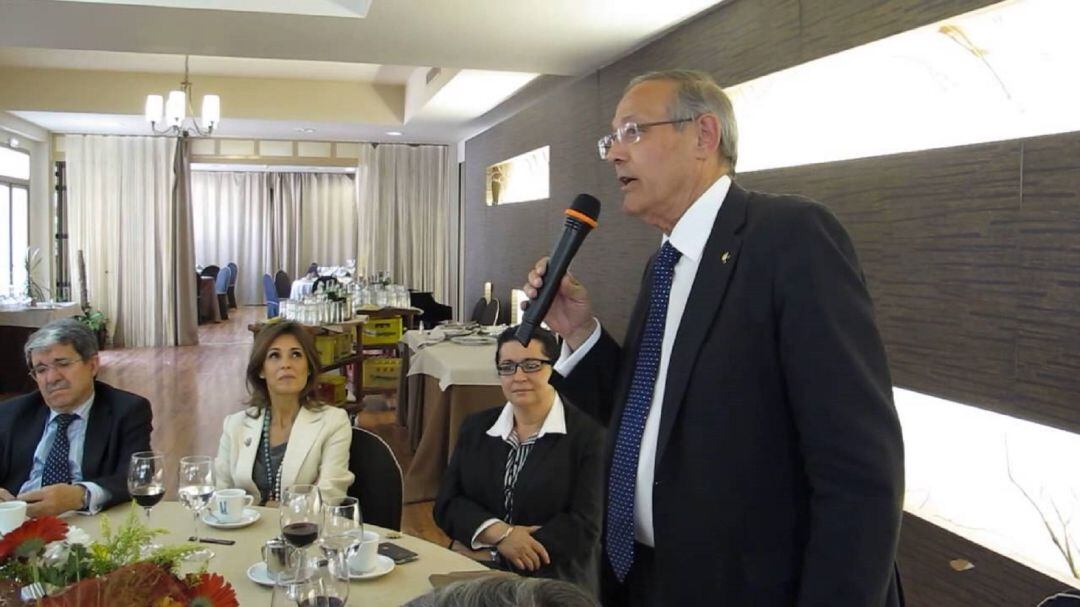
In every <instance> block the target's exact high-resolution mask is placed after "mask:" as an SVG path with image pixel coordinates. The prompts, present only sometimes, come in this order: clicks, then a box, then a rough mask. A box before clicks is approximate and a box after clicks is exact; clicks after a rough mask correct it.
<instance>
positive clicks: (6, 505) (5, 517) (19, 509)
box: [0, 500, 26, 533]
mask: <svg viewBox="0 0 1080 607" xmlns="http://www.w3.org/2000/svg"><path fill="white" fill-rule="evenodd" d="M25 520H26V502H24V501H21V500H11V501H7V502H0V533H10V532H11V531H14V530H15V529H17V528H18V527H19V525H21V524H23V521H25Z"/></svg>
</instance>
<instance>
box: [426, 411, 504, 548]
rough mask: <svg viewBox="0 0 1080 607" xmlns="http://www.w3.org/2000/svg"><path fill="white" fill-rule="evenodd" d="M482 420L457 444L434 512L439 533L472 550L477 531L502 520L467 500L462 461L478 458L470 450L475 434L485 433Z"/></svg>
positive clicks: (469, 423)
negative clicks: (485, 524) (495, 520)
mask: <svg viewBox="0 0 1080 607" xmlns="http://www.w3.org/2000/svg"><path fill="white" fill-rule="evenodd" d="M481 418H483V416H482V415H481V416H477V415H474V416H472V417H470V418H469V419H467V420H466V422H465V424H463V425H462V428H461V434H460V436H459V437H458V444H457V446H456V447H455V448H454V455H452V456H451V457H450V465H449V466H447V468H446V471H445V472H443V477H442V483H441V484H440V485H439V494H438V496H436V498H435V508H434V510H433V511H432V515H433V516H434V517H435V524H436V525H438V526H439V528H440V529H442V530H443V531H445V532H446V534H447V535H449V536H450V537H451V538H452V539H455V540H457V541H459V542H461V543H463V544H465V545H466V546H469V547H470V548H471V547H472V536H473V534H474V533H476V528H477V527H479V526H480V525H481V523H483V522H484V521H486V520H488V519H491V518H496V519H497V518H499V515H497V514H495V513H493V512H491V511H490V510H488V509H487V508H485V507H484V506H483V505H481V504H480V503H479V502H477V501H476V500H474V499H472V498H470V497H468V496H466V494H465V491H464V483H463V476H462V474H463V471H462V460H468V459H469V457H470V456H473V457H476V455H475V454H472V453H471V449H470V447H471V443H473V442H474V441H475V435H476V433H477V432H483V430H482V429H481V424H480V423H478V422H480V421H481Z"/></svg>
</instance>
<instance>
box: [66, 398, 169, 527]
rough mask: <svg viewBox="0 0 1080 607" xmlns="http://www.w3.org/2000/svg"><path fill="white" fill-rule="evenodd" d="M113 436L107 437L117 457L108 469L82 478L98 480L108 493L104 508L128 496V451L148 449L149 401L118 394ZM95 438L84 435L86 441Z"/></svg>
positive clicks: (124, 500) (135, 451)
mask: <svg viewBox="0 0 1080 607" xmlns="http://www.w3.org/2000/svg"><path fill="white" fill-rule="evenodd" d="M114 405H115V406H114V410H113V415H114V416H115V417H114V419H113V422H114V423H113V436H109V437H108V438H107V439H106V440H109V441H115V444H116V445H117V453H118V456H117V457H116V459H115V460H113V465H112V466H111V468H112V469H111V470H110V471H108V472H107V473H104V474H102V475H100V476H97V477H95V478H86V479H83V480H85V481H87V482H91V483H97V484H98V485H101V486H102V487H103V488H104V489H105V490H106V491H108V492H109V499H108V500H107V501H106V502H105V505H104V508H110V507H112V506H115V505H117V504H119V503H121V502H126V501H128V500H129V499H131V495H130V494H129V493H128V487H127V473H128V466H129V465H130V463H131V454H133V453H138V452H139V451H149V450H150V431H151V429H152V425H153V413H152V411H151V409H150V401H148V400H146V399H145V398H143V397H141V396H134V395H130V394H121V395H118V398H117V399H116V402H115V403H114ZM95 439H97V437H91V436H87V437H86V440H87V441H90V440H95Z"/></svg>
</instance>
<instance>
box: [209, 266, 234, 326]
mask: <svg viewBox="0 0 1080 607" xmlns="http://www.w3.org/2000/svg"><path fill="white" fill-rule="evenodd" d="M204 272H205V270H204ZM231 276H232V272H230V271H229V268H228V267H226V268H225V271H224V272H222V271H219V272H218V274H217V278H215V279H214V291H215V292H216V293H217V300H218V308H220V309H221V320H229V278H230V277H231Z"/></svg>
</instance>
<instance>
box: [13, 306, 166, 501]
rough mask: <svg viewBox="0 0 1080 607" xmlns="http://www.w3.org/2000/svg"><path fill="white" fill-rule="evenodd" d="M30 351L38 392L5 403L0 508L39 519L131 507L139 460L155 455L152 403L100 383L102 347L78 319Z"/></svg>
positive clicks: (53, 329) (52, 326)
mask: <svg viewBox="0 0 1080 607" xmlns="http://www.w3.org/2000/svg"><path fill="white" fill-rule="evenodd" d="M24 351H25V353H26V363H27V365H28V366H29V367H30V375H31V376H32V377H33V378H34V380H36V381H37V384H38V391H37V392H34V393H32V394H27V395H24V396H19V397H16V398H13V399H11V400H9V401H7V402H4V403H0V501H7V500H11V499H20V500H23V501H25V502H27V515H28V516H31V517H35V516H47V515H56V514H60V513H63V512H67V511H69V510H77V511H79V512H83V513H87V514H94V513H96V512H99V511H100V510H102V509H103V508H108V507H110V506H113V505H115V504H118V503H120V502H123V501H127V500H128V499H129V495H128V490H127V471H128V464H129V462H130V461H131V454H132V453H135V452H137V451H149V450H150V429H151V418H152V413H151V411H150V402H149V401H148V400H146V399H145V398H143V397H141V396H137V395H135V394H131V393H130V392H124V391H123V390H117V389H116V388H113V387H111V386H109V385H107V384H103V383H101V382H99V381H95V380H94V377H95V376H96V375H97V371H98V366H99V364H100V361H99V360H98V354H97V339H96V338H95V336H94V334H93V333H91V332H90V331H89V330H88V329H87V328H86V327H85V326H83V325H82V323H80V322H78V321H76V320H74V319H64V320H57V321H54V322H51V323H49V324H47V325H45V326H44V327H42V328H41V329H39V330H38V331H36V332H35V333H34V334H33V335H31V336H30V338H29V339H28V340H27V342H26V346H25V348H24ZM16 495H17V496H18V497H17V498H16V497H15V496H16Z"/></svg>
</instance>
